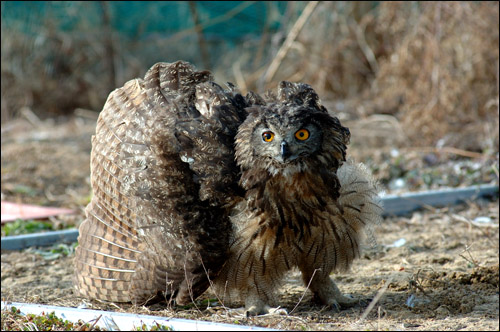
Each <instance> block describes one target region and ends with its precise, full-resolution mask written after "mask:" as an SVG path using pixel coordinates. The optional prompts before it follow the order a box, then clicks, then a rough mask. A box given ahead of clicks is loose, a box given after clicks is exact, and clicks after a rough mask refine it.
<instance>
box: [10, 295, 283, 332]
mask: <svg viewBox="0 0 500 332" xmlns="http://www.w3.org/2000/svg"><path fill="white" fill-rule="evenodd" d="M12 307H16V308H17V309H19V310H20V311H21V313H22V314H24V315H26V314H35V315H41V314H42V313H46V314H48V313H51V312H54V313H55V315H56V316H57V317H59V318H61V319H64V320H68V321H70V322H73V323H76V322H78V320H79V319H81V320H82V321H83V322H85V323H90V324H93V323H94V322H95V320H96V319H97V318H98V317H99V316H101V317H100V318H99V320H98V321H97V323H96V326H99V327H101V328H106V329H108V330H111V331H132V330H134V329H135V328H136V327H142V325H143V324H145V325H146V326H147V329H151V327H152V326H156V324H160V325H165V326H168V327H169V328H171V329H172V330H174V331H276V330H272V329H267V328H263V327H256V326H245V325H234V324H225V323H216V322H207V321H195V320H189V319H180V318H167V317H161V316H150V315H137V314H131V313H121V312H112V311H100V310H89V309H78V308H67V307H56V306H51V305H44V304H30V303H19V302H10V303H7V302H3V301H2V310H10V309H11V308H12Z"/></svg>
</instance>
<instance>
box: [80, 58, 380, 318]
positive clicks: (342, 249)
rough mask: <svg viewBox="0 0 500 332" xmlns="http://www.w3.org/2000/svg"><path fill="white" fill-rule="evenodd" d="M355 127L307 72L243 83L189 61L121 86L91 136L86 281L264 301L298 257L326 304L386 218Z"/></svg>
mask: <svg viewBox="0 0 500 332" xmlns="http://www.w3.org/2000/svg"><path fill="white" fill-rule="evenodd" d="M349 138H350V132H349V130H348V129H347V128H346V127H343V126H342V125H341V123H340V121H339V120H338V119H337V118H336V117H334V116H332V115H330V114H329V113H328V111H327V110H326V108H325V107H324V106H323V105H322V104H321V102H320V99H319V97H318V95H317V94H316V92H315V91H314V90H313V89H312V88H311V87H310V86H309V85H307V84H303V83H290V82H285V81H284V82H281V83H280V84H279V86H278V88H277V91H276V92H268V93H267V94H266V95H264V96H260V95H258V94H256V93H253V92H249V93H248V94H246V95H242V94H241V93H239V92H238V90H237V88H236V87H235V86H233V85H232V84H230V83H228V84H227V86H226V87H225V88H223V87H221V86H220V85H218V84H216V83H214V82H213V77H212V75H211V73H210V72H207V71H197V70H196V69H195V68H194V67H193V66H192V65H191V64H189V63H187V62H182V61H178V62H175V63H157V64H156V65H154V66H153V67H152V68H151V69H150V70H149V71H148V72H147V73H146V75H145V77H144V79H135V80H132V81H129V82H127V83H126V84H125V85H124V86H123V87H122V88H119V89H116V90H115V91H113V92H112V93H111V94H110V95H109V97H108V99H107V101H106V103H105V105H104V108H103V110H102V112H101V113H100V115H99V118H98V121H97V127H96V134H95V135H94V136H93V137H92V152H91V185H92V189H93V197H92V200H91V202H90V203H89V204H88V206H87V207H86V209H85V213H86V219H85V220H84V221H83V222H82V224H81V225H80V235H79V238H78V242H79V245H78V247H77V248H76V254H75V273H74V282H75V286H76V289H77V291H78V292H79V294H81V295H82V296H85V297H89V298H94V299H100V300H105V301H113V302H133V303H135V304H143V303H152V302H155V301H167V302H173V303H176V304H178V305H185V304H188V303H190V302H191V301H194V300H195V299H196V298H197V297H198V296H200V295H201V294H203V293H204V292H205V291H206V290H207V289H208V288H209V287H210V286H212V287H213V290H215V291H216V294H219V295H218V296H220V298H221V299H223V300H224V301H225V300H227V301H230V302H231V301H237V300H244V302H245V308H246V313H247V314H248V315H258V314H265V313H267V312H269V311H270V310H271V304H274V303H275V302H276V299H275V296H276V294H275V292H276V290H277V289H278V288H279V286H280V285H281V283H282V280H283V277H284V275H285V274H286V273H287V272H288V271H289V270H292V269H298V270H300V272H301V273H302V279H303V282H304V284H305V285H306V286H307V287H308V289H309V290H310V291H311V292H312V293H313V294H314V299H315V300H317V301H318V302H319V303H322V304H326V305H329V306H331V307H334V308H338V307H339V306H340V307H344V306H351V305H353V304H355V303H357V300H355V299H353V298H351V297H349V296H346V295H343V294H342V293H341V291H340V290H339V288H338V287H337V286H336V284H335V283H334V281H333V280H332V279H331V277H330V274H331V273H332V272H342V271H347V270H348V269H349V267H350V265H351V263H352V262H353V260H354V259H355V258H356V257H359V255H360V247H361V240H362V236H363V234H364V233H365V232H363V230H364V229H365V228H366V227H365V226H370V225H373V224H374V223H376V222H378V221H379V220H380V216H381V212H382V208H381V206H380V202H379V199H378V196H377V190H376V185H375V183H374V181H373V179H372V177H371V176H370V174H369V173H368V171H367V170H366V169H365V168H364V167H363V166H362V165H358V164H356V163H354V162H352V161H349V160H346V148H347V145H348V143H349Z"/></svg>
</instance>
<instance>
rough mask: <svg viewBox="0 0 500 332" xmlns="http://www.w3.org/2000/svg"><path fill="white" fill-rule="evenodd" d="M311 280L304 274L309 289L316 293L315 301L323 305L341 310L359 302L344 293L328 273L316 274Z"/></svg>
mask: <svg viewBox="0 0 500 332" xmlns="http://www.w3.org/2000/svg"><path fill="white" fill-rule="evenodd" d="M312 278H313V279H312V280H311V279H310V278H309V280H308V279H307V278H306V275H305V274H303V280H304V283H305V284H306V285H307V284H309V289H310V290H311V292H313V294H314V301H315V302H317V303H320V304H323V305H327V306H329V307H330V308H331V309H333V310H335V311H340V309H341V308H349V307H352V306H354V305H356V304H358V303H359V300H358V299H355V298H353V297H351V296H349V295H344V294H342V292H341V291H340V289H339V288H338V287H337V285H336V284H335V282H334V281H333V280H332V279H331V278H330V276H328V275H321V274H319V275H316V276H313V277H312Z"/></svg>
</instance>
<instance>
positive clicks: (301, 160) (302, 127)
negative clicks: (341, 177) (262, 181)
mask: <svg viewBox="0 0 500 332" xmlns="http://www.w3.org/2000/svg"><path fill="white" fill-rule="evenodd" d="M247 111H248V117H247V118H246V120H245V122H244V123H243V124H242V125H241V126H240V128H239V130H238V134H237V135H236V160H237V163H238V165H239V166H240V168H241V169H242V170H243V171H245V170H249V169H260V170H262V169H265V170H266V171H267V172H268V173H269V174H270V175H271V176H274V175H277V174H282V175H285V176H286V175H292V174H294V173H297V172H303V171H315V170H317V171H319V169H318V168H321V169H328V170H332V171H334V172H336V170H337V168H338V167H339V166H340V165H341V164H342V162H343V161H344V160H345V150H346V145H347V144H348V142H349V136H350V135H349V130H348V129H347V128H345V127H343V126H342V125H341V124H340V122H339V120H338V119H337V118H335V117H332V116H330V115H329V114H328V112H327V111H326V109H325V108H324V107H323V106H322V105H321V103H320V102H319V98H318V96H317V94H316V93H315V92H314V90H313V89H312V88H311V87H310V86H309V85H307V84H301V83H298V84H294V83H289V82H282V83H281V84H280V86H279V87H278V94H277V96H274V95H270V96H269V98H268V100H267V103H266V104H265V105H256V106H253V107H250V108H248V109H247Z"/></svg>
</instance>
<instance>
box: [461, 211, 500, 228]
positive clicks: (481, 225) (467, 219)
mask: <svg viewBox="0 0 500 332" xmlns="http://www.w3.org/2000/svg"><path fill="white" fill-rule="evenodd" d="M451 218H452V219H453V220H456V221H463V222H466V223H468V224H469V225H473V226H476V227H494V228H498V224H493V223H489V224H480V223H478V222H475V221H474V220H470V219H469V218H466V217H464V216H461V215H458V214H452V215H451Z"/></svg>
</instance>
